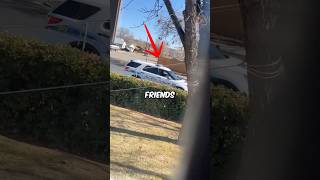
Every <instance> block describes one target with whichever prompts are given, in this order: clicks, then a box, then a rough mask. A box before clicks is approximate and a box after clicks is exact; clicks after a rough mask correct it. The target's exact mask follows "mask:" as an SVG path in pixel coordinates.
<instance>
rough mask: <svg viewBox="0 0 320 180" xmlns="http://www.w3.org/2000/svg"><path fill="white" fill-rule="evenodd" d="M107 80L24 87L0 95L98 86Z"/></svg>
mask: <svg viewBox="0 0 320 180" xmlns="http://www.w3.org/2000/svg"><path fill="white" fill-rule="evenodd" d="M108 83H109V81H102V82H94V83H84V84H73V85H64V86H53V87H47V88H36V89H25V90H17V91H5V92H0V96H1V95H12V94H24V93H32V92H41V91H51V90H58V89H68V88H76V87H85V86H99V85H106V84H108Z"/></svg>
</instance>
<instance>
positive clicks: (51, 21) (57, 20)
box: [48, 16, 62, 24]
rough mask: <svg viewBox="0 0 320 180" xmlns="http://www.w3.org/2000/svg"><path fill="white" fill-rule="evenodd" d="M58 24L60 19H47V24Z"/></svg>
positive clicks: (50, 17)
mask: <svg viewBox="0 0 320 180" xmlns="http://www.w3.org/2000/svg"><path fill="white" fill-rule="evenodd" d="M60 22H62V19H60V18H57V17H53V16H49V17H48V24H58V23H60Z"/></svg>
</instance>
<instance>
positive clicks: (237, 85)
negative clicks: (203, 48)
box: [209, 44, 249, 95]
mask: <svg viewBox="0 0 320 180" xmlns="http://www.w3.org/2000/svg"><path fill="white" fill-rule="evenodd" d="M209 72H210V80H211V82H213V83H214V84H218V85H223V86H226V87H228V88H231V89H233V90H236V91H239V92H241V93H244V94H246V95H249V88H248V77H247V67H246V63H245V62H244V61H242V60H240V59H236V58H233V57H228V56H225V55H223V54H222V53H221V52H220V51H219V50H218V49H217V48H216V47H215V46H214V45H213V44H210V71H209Z"/></svg>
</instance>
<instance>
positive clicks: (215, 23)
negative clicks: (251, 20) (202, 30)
mask: <svg viewBox="0 0 320 180" xmlns="http://www.w3.org/2000/svg"><path fill="white" fill-rule="evenodd" d="M210 10H211V18H210V19H211V22H210V25H211V38H212V37H213V33H214V34H217V35H220V36H225V37H228V38H233V39H238V40H243V37H244V29H243V22H242V16H241V11H240V6H239V3H238V0H214V1H211V8H210Z"/></svg>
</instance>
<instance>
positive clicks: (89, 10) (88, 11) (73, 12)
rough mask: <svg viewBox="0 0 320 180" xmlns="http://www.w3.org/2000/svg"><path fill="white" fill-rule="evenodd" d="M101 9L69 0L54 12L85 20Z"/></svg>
mask: <svg viewBox="0 0 320 180" xmlns="http://www.w3.org/2000/svg"><path fill="white" fill-rule="evenodd" d="M99 10H100V8H98V7H96V6H91V5H89V4H84V3H80V2H76V1H72V0H69V1H66V2H65V3H63V4H62V5H60V6H59V7H58V8H56V9H55V10H54V11H53V13H55V14H60V15H63V16H66V17H69V18H73V19H77V20H84V19H86V18H88V17H89V16H92V15H93V14H95V13H97V12H98V11H99Z"/></svg>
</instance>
